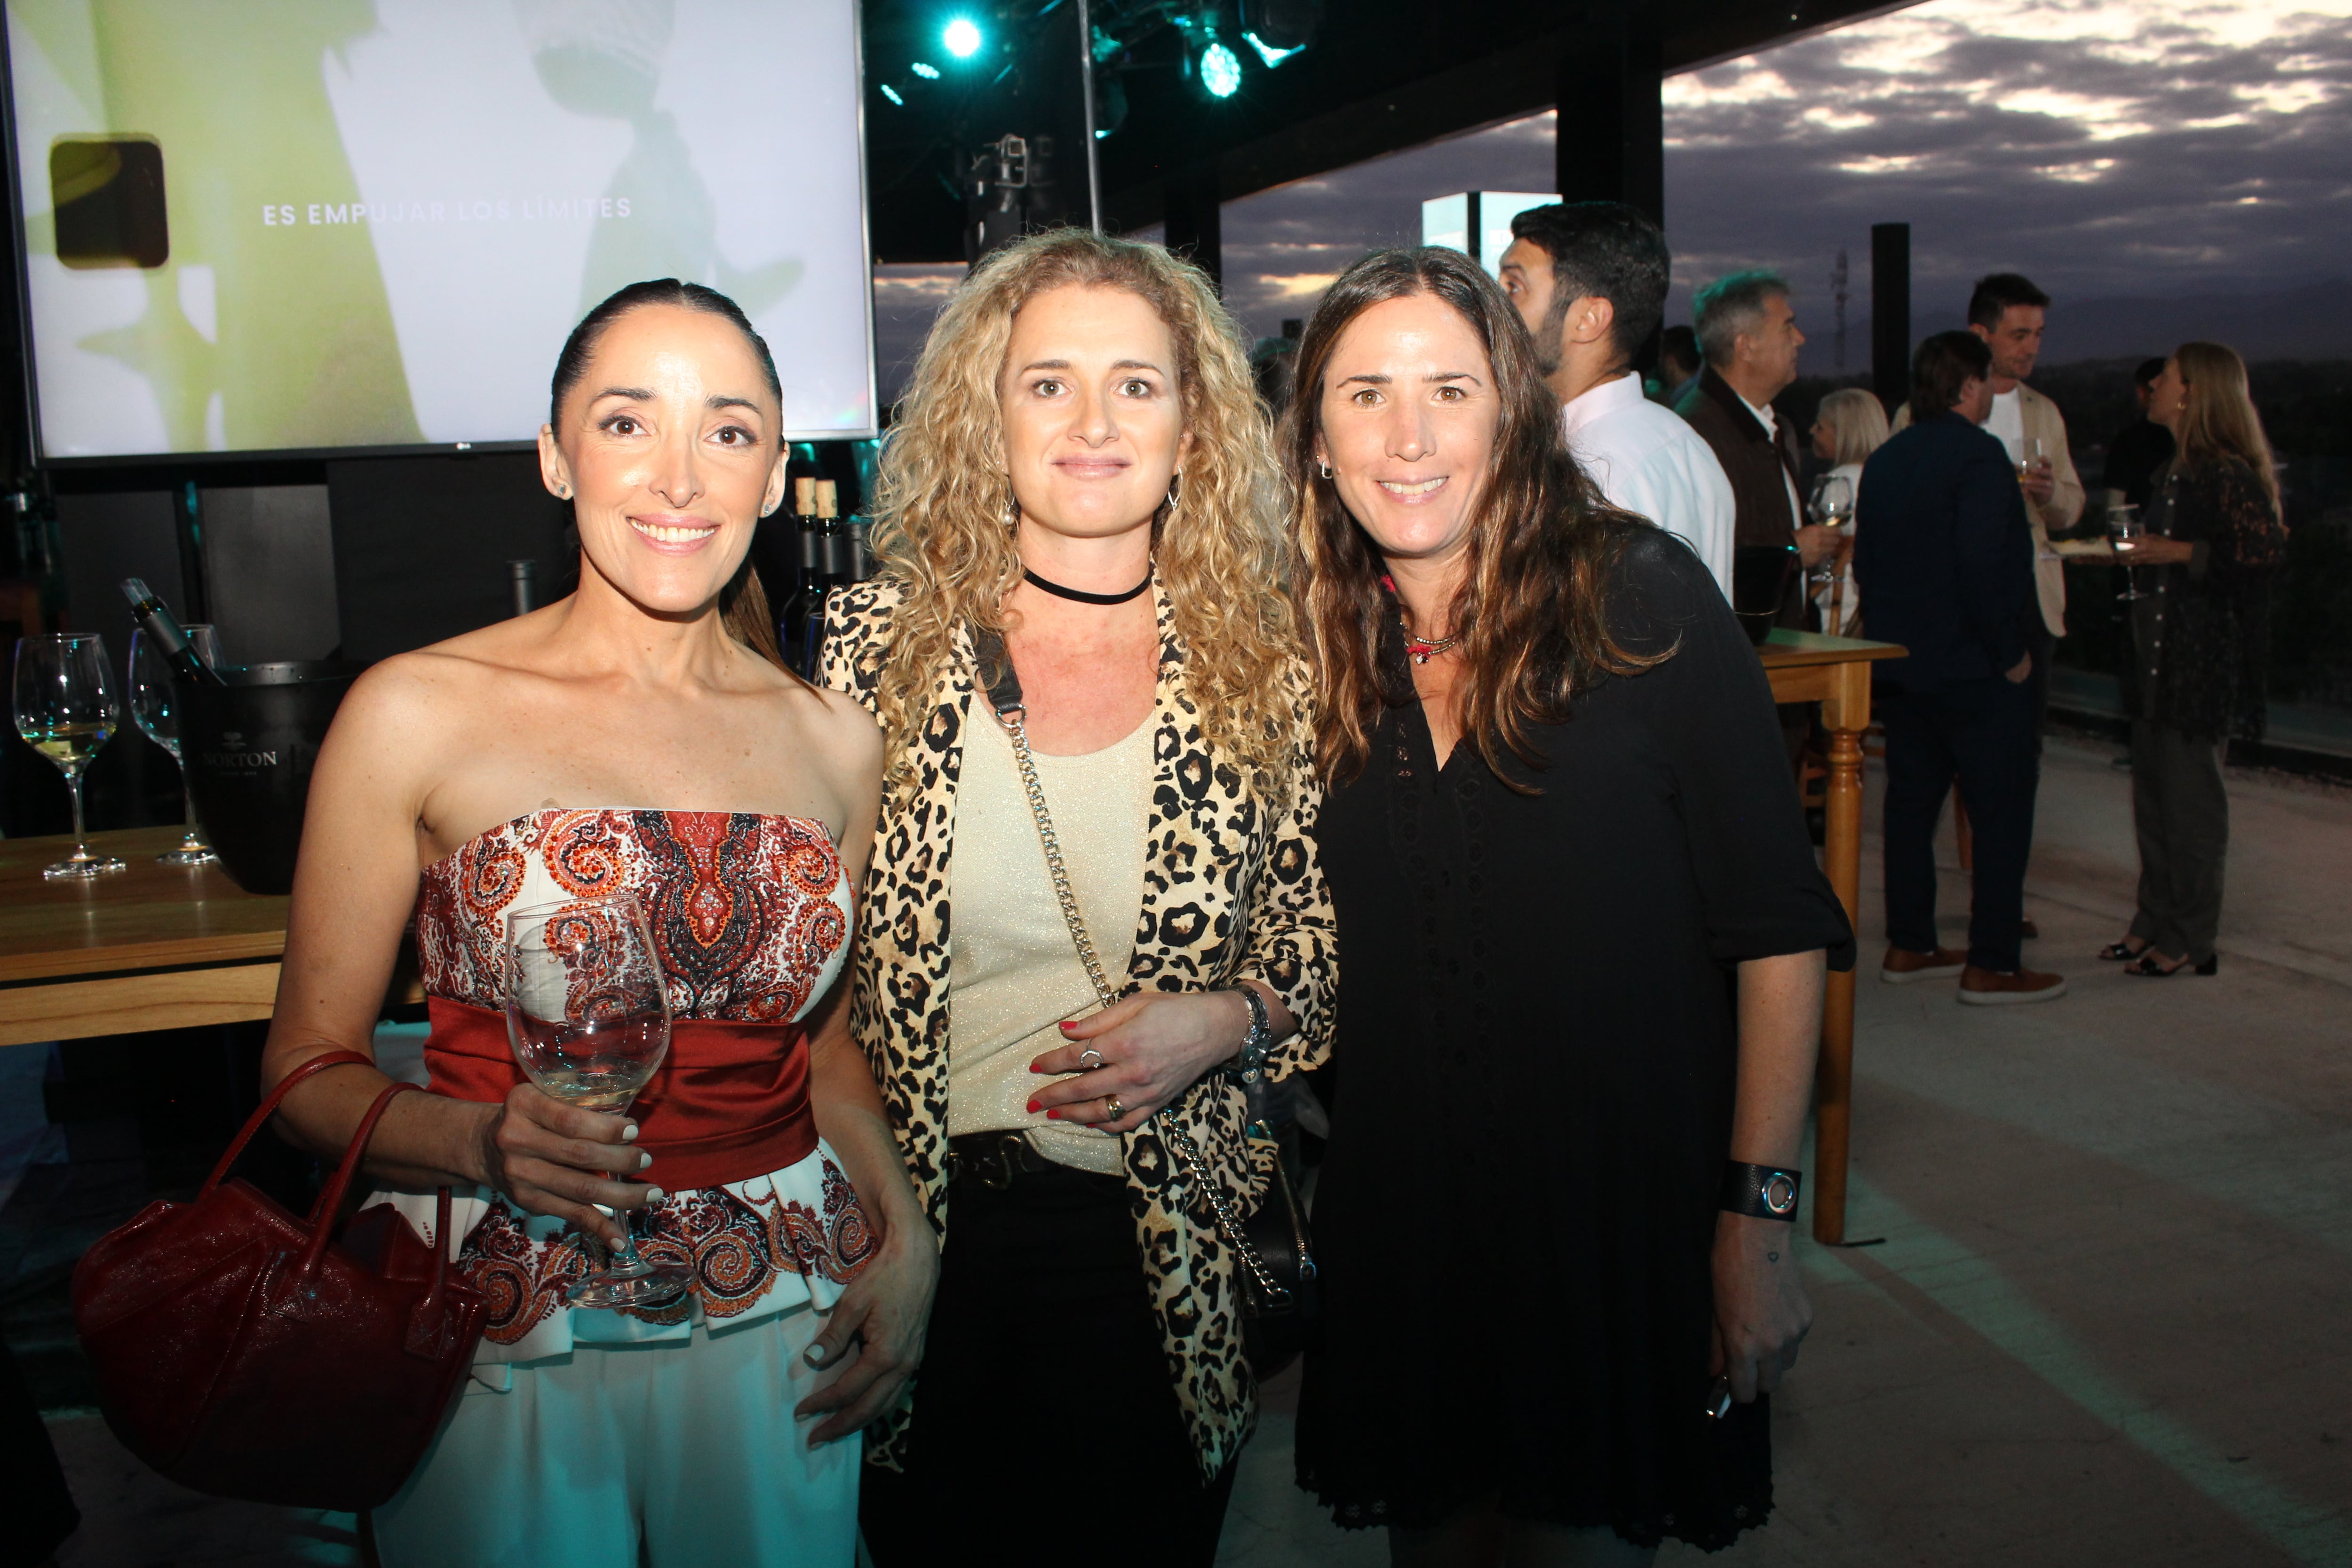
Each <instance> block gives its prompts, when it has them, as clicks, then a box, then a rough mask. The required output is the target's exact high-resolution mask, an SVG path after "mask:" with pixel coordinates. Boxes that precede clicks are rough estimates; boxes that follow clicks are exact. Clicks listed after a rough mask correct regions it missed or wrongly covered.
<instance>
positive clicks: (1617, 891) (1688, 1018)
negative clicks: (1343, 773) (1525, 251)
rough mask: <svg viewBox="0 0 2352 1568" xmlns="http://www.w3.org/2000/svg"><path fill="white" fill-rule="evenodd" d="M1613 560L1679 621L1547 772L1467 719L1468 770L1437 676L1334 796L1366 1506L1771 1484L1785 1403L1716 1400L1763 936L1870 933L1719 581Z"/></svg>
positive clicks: (1350, 1295)
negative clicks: (1730, 1156) (1431, 694)
mask: <svg viewBox="0 0 2352 1568" xmlns="http://www.w3.org/2000/svg"><path fill="white" fill-rule="evenodd" d="M1612 581H1613V594H1612V626H1613V627H1614V629H1615V630H1616V633H1617V636H1618V637H1619V639H1620V641H1621V643H1622V645H1623V646H1625V647H1628V648H1629V649H1630V650H1633V651H1636V652H1653V651H1657V650H1660V649H1663V648H1664V647H1670V646H1673V645H1674V644H1675V641H1676V639H1677V638H1679V640H1680V647H1679V648H1678V650H1677V651H1676V652H1675V654H1674V655H1673V657H1672V658H1668V659H1666V660H1665V661H1664V663H1662V664H1659V665H1657V666H1655V667H1654V668H1651V669H1650V670H1648V671H1646V672H1644V673H1643V674H1640V675H1637V676H1633V677H1627V678H1622V679H1608V680H1604V681H1601V682H1600V683H1599V684H1598V685H1596V686H1595V687H1593V688H1592V689H1590V690H1589V691H1588V692H1587V693H1586V694H1585V695H1584V696H1583V697H1582V698H1580V700H1578V701H1577V703H1576V704H1575V707H1574V710H1573V712H1572V714H1571V717H1570V720H1569V721H1568V722H1567V723H1565V724H1561V725H1558V726H1554V727H1550V728H1548V729H1544V730H1540V731H1536V734H1535V742H1536V745H1537V747H1538V749H1539V750H1540V752H1542V753H1543V755H1544V757H1545V758H1546V762H1547V765H1545V766H1543V767H1541V768H1533V769H1531V768H1524V767H1519V766H1517V765H1516V764H1514V770H1513V771H1514V773H1516V774H1517V777H1519V778H1520V780H1521V781H1522V782H1523V783H1527V784H1534V785H1535V786H1536V787H1537V788H1538V789H1539V790H1540V791H1541V793H1540V794H1538V795H1520V794H1517V793H1516V792H1514V791H1513V790H1511V789H1510V788H1508V787H1507V786H1506V785H1505V784H1503V783H1501V782H1500V781H1499V780H1497V779H1496V776H1495V775H1494V773H1491V772H1490V771H1489V770H1488V769H1487V767H1486V764H1485V763H1484V762H1482V761H1481V760H1480V758H1479V756H1478V754H1477V752H1475V750H1474V749H1473V748H1472V747H1471V746H1469V745H1468V744H1467V743H1464V744H1462V745H1459V746H1457V747H1456V748H1455V749H1454V754H1453V756H1452V757H1451V758H1450V759H1449V760H1448V762H1447V764H1446V766H1445V767H1444V769H1443V770H1440V769H1438V768H1437V767H1436V765H1435V758H1434V753H1433V750H1432V746H1431V742H1430V736H1429V729H1428V725H1427V723H1426V721H1424V719H1423V714H1422V711H1421V709H1420V706H1419V704H1418V703H1417V702H1405V703H1401V704H1400V705H1398V706H1395V707H1393V708H1391V709H1390V710H1388V711H1387V713H1386V714H1385V716H1384V717H1383V718H1382V720H1381V723H1380V725H1379V728H1378V730H1377V731H1376V732H1375V735H1374V737H1373V742H1372V751H1371V756H1370V761H1369V762H1368V763H1367V764H1366V766H1365V767H1364V770H1363V772H1362V773H1360V775H1359V776H1358V777H1357V778H1355V779H1354V780H1352V781H1350V782H1349V783H1346V784H1342V785H1340V786H1339V787H1338V788H1336V789H1334V790H1333V791H1332V792H1331V794H1330V796H1329V798H1328V801H1327V802H1326V803H1325V805H1324V807H1323V812H1322V819H1321V826H1320V832H1319V837H1320V843H1321V850H1322V858H1323V866H1324V870H1325V874H1326V875H1327V876H1328V878H1329V879H1330V885H1331V891H1332V899H1333V903H1334V905H1335V907H1336V910H1337V912H1338V916H1339V940H1340V942H1341V945H1342V951H1343V952H1345V953H1346V955H1347V961H1346V963H1343V964H1342V965H1341V966H1340V972H1339V1011H1338V1016H1339V1035H1338V1037H1337V1044H1336V1047H1335V1053H1334V1060H1335V1062H1337V1063H1338V1064H1339V1079H1340V1082H1339V1092H1338V1096H1337V1103H1336V1105H1335V1106H1334V1108H1333V1127H1332V1137H1331V1143H1330V1148H1329V1151H1328V1154H1327V1156H1326V1160H1325V1163H1324V1166H1323V1172H1322V1175H1321V1177H1320V1186H1319V1189H1318V1193H1317V1195H1316V1200H1315V1230H1316V1239H1317V1243H1318V1252H1319V1253H1320V1255H1321V1257H1320V1261H1321V1263H1322V1279H1323V1291H1324V1302H1325V1308H1324V1311H1325V1319H1326V1330H1327V1332H1326V1342H1325V1345H1324V1347H1323V1348H1322V1349H1321V1350H1320V1351H1319V1352H1317V1353H1315V1354H1312V1355H1310V1357H1309V1358H1308V1360H1307V1369H1306V1383H1305V1387H1304V1390H1303V1394H1302V1399H1301V1407H1300V1411H1299V1424H1298V1437H1297V1452H1298V1476H1299V1482H1300V1484H1301V1485H1302V1486H1304V1487H1306V1488H1307V1489H1309V1490H1312V1491H1315V1492H1318V1493H1319V1494H1320V1495H1321V1497H1322V1499H1323V1500H1324V1501H1325V1502H1326V1503H1327V1504H1328V1505H1330V1506H1331V1507H1332V1508H1333V1510H1334V1511H1335V1514H1336V1516H1337V1518H1338V1520H1339V1522H1340V1523H1341V1524H1345V1525H1371V1524H1403V1525H1408V1526H1426V1525H1432V1524H1435V1523H1438V1522H1440V1521H1443V1520H1444V1519H1445V1518H1446V1517H1447V1516H1448V1515H1450V1514H1452V1513H1454V1511H1456V1510H1459V1509H1460V1508H1462V1507H1464V1506H1465V1505H1467V1504H1471V1503H1474V1502H1476V1501H1478V1500H1482V1499H1485V1498H1488V1497H1498V1498H1499V1500H1500V1503H1501V1506H1502V1508H1503V1510H1504V1511H1505V1512H1506V1513H1507V1514H1509V1515H1512V1516H1514V1517H1518V1518H1525V1519H1531V1520H1541V1521H1551V1522H1556V1523H1560V1524H1568V1525H1608V1526H1612V1527H1614V1528H1615V1529H1616V1530H1617V1531H1618V1532H1619V1533H1620V1534H1622V1535H1623V1536H1625V1537H1626V1538H1628V1539H1629V1540H1632V1541H1634V1542H1640V1543H1644V1544H1647V1543H1652V1542H1656V1541H1658V1540H1659V1539H1661V1538H1662V1537H1665V1536H1675V1537H1679V1538H1680V1539H1682V1540H1685V1541H1688V1542H1694V1543H1696V1544H1697V1545H1700V1546H1706V1547H1715V1546H1720V1545H1723V1544H1726V1543H1727V1542H1729V1541H1731V1540H1732V1539H1733V1538H1734V1537H1735V1536H1736V1535H1737V1534H1738V1532H1739V1531H1741V1530H1743V1529H1745V1528H1748V1526H1751V1525H1755V1524H1759V1523H1761V1522H1762V1521H1763V1519H1764V1516H1765V1514H1766V1513H1767V1511H1769V1509H1770V1506H1771V1461H1770V1448H1769V1436H1768V1433H1767V1414H1766V1409H1765V1405H1764V1402H1763V1401H1761V1400H1759V1401H1758V1402H1757V1403H1756V1404H1754V1405H1742V1406H1738V1407H1736V1408H1735V1409H1734V1411H1733V1414H1732V1415H1731V1416H1730V1417H1729V1418H1727V1419H1726V1420H1724V1421H1721V1422H1714V1421H1710V1420H1709V1419H1707V1417H1706V1415H1705V1413H1704V1407H1705V1404H1706V1394H1707V1385H1708V1383H1709V1374H1708V1369H1707V1356H1708V1348H1709V1334H1710V1325H1711V1323H1712V1321H1713V1313H1712V1284H1711V1277H1710V1269H1709V1256H1710V1251H1711V1248H1712V1246H1713V1241H1714V1236H1715V1227H1716V1215H1717V1207H1716V1198H1717V1190H1718V1185H1719V1183H1720V1180H1721V1176H1722V1171H1723V1163H1724V1161H1725V1159H1726V1158H1727V1153H1728V1150H1729V1142H1730V1126H1731V1109H1732V1096H1733V1087H1734V1070H1735V1067H1736V1061H1737V1053H1738V1041H1737V1031H1736V1026H1735V1016H1734V1009H1733V996H1734V991H1733V986H1734V978H1735V976H1734V972H1733V968H1732V966H1733V965H1734V964H1735V963H1738V962H1739V961H1740V960H1742V959H1749V958H1761V957H1767V956H1770V955H1773V954H1777V953H1789V952H1807V951H1810V950H1812V949H1815V948H1827V949H1829V950H1830V951H1831V961H1832V963H1834V964H1836V965H1837V966H1838V967H1840V968H1844V967H1848V966H1850V965H1851V964H1852V963H1853V934H1852V932H1851V931H1850V930H1849V928H1848V926H1847V923H1846V920H1845V915H1844V911H1843V910H1842V909H1841V908H1840V907H1839V904H1838V902H1837V899H1836V896H1835V894H1833V893H1832V891H1831V889H1830V886H1829V883H1828V881H1827V880H1826V879H1824V878H1823V876H1822V873H1821V871H1820V869H1819V868H1817V867H1816V865H1815V863H1814V859H1813V850H1812V847H1811V844H1810V842H1809V841H1808V840H1807V837H1806V834H1805V827H1804V823H1803V820H1802V818H1801V815H1800V812H1799V807H1798V804H1797V797H1796V793H1795V790H1794V788H1793V787H1792V784H1791V781H1790V772H1789V763H1788V758H1787V753H1786V752H1785V751H1784V750H1783V749H1782V746H1781V742H1780V730H1779V728H1778V725H1777V723H1776V721H1775V719H1774V714H1773V709H1772V698H1771V693H1770V690H1769V688H1768V687H1767V685H1766V683H1765V679H1764V674H1763V669H1762V667H1761V665H1760V664H1759V662H1758V660H1757V658H1756V655H1755V652H1754V651H1753V650H1752V649H1751V648H1750V647H1749V646H1748V640H1747V638H1746V637H1745V636H1744V635H1743V634H1742V633H1741V631H1740V629H1739V626H1738V623H1737V622H1736V621H1735V620H1734V619H1733V617H1732V614H1731V611H1730V609H1729V607H1728V606H1727V605H1726V604H1725V603H1724V600H1723V596H1722V595H1721V594H1720V593H1719V592H1718V591H1717V588H1716V585H1715V583H1714V581H1713V580H1712V579H1711V578H1710V577H1709V576H1708V575H1707V574H1706V569H1705V568H1704V567H1703V566H1702V565H1700V563H1699V562H1698V560H1697V559H1696V556H1694V555H1693V554H1692V553H1691V552H1689V551H1688V550H1687V549H1686V548H1685V547H1684V546H1683V545H1682V544H1681V543H1680V542H1678V541H1675V540H1674V539H1672V538H1671V537H1669V536H1668V535H1665V534H1663V533H1659V532H1655V531H1650V530H1646V529H1645V530H1643V532H1642V533H1641V534H1640V535H1639V536H1637V538H1636V539H1635V541H1634V542H1633V544H1632V545H1631V546H1630V547H1629V548H1628V549H1627V551H1626V552H1625V555H1624V557H1623V559H1622V563H1621V564H1620V566H1619V567H1618V569H1617V571H1616V573H1615V574H1614V577H1613V580H1612ZM1388 657H1389V658H1391V660H1393V661H1395V663H1394V664H1392V666H1391V674H1393V675H1394V676H1396V678H1397V679H1399V680H1402V679H1403V678H1402V668H1401V667H1402V645H1401V644H1399V643H1397V642H1396V641H1395V639H1393V638H1391V647H1390V648H1389V649H1388ZM1408 684H1409V683H1408Z"/></svg>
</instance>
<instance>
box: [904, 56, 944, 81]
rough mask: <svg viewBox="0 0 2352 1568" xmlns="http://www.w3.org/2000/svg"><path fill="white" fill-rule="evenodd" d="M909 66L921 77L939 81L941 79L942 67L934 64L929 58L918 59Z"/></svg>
mask: <svg viewBox="0 0 2352 1568" xmlns="http://www.w3.org/2000/svg"><path fill="white" fill-rule="evenodd" d="M908 70H911V71H913V72H914V73H915V74H916V75H917V76H919V77H921V78H922V79H924V80H925V81H937V80H939V79H940V68H939V67H937V66H935V65H932V64H931V63H930V62H929V61H928V60H917V61H916V62H915V63H914V64H913V65H911V66H908Z"/></svg>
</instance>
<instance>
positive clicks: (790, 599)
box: [776, 474, 824, 668]
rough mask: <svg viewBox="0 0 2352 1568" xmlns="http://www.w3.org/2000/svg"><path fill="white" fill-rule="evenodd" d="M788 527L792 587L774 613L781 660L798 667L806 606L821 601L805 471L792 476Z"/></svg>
mask: <svg viewBox="0 0 2352 1568" xmlns="http://www.w3.org/2000/svg"><path fill="white" fill-rule="evenodd" d="M792 529H793V585H792V591H791V592H790V593H788V594H786V595H784V596H783V598H782V603H781V605H780V607H779V608H778V610H777V613H776V641H777V642H778V644H779V645H780V646H782V648H783V650H784V658H785V661H786V662H787V663H790V664H792V665H793V668H799V667H800V648H801V643H802V641H803V637H804V631H805V628H806V626H807V625H808V618H809V606H810V605H812V604H816V605H822V604H823V603H824V588H823V585H822V583H821V578H822V576H823V571H822V567H823V562H822V559H821V557H820V549H821V544H820V541H819V538H818V535H817V521H816V480H815V479H812V478H809V477H808V476H806V475H799V474H796V475H794V476H793V518H792Z"/></svg>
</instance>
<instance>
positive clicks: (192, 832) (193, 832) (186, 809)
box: [172, 756, 205, 847]
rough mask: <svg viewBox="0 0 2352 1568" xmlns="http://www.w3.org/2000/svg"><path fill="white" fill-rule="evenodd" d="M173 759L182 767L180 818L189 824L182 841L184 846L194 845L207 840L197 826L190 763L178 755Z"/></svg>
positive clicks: (181, 838) (194, 793)
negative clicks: (190, 785)
mask: <svg viewBox="0 0 2352 1568" xmlns="http://www.w3.org/2000/svg"><path fill="white" fill-rule="evenodd" d="M172 761H173V762H174V763H178V764H179V769H180V819H181V820H182V821H184V822H185V823H186V824H187V825H188V826H187V831H186V832H185V833H183V834H182V835H181V836H180V843H181V846H182V847H194V846H195V845H198V844H202V843H203V842H204V841H205V836H204V835H203V834H202V833H200V832H199V831H197V828H196V792H195V791H194V790H192V789H190V788H189V787H188V764H187V763H185V762H184V761H182V760H181V759H180V758H179V757H177V756H174V757H173V759H172Z"/></svg>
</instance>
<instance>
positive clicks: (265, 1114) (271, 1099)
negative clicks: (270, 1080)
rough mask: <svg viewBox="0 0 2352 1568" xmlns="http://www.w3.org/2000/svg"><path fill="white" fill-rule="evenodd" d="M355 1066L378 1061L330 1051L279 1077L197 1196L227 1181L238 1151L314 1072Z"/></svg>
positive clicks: (365, 1066)
mask: <svg viewBox="0 0 2352 1568" xmlns="http://www.w3.org/2000/svg"><path fill="white" fill-rule="evenodd" d="M353 1066H356V1067H363V1068H372V1067H373V1066H375V1061H374V1059H373V1058H370V1057H368V1056H365V1055H363V1054H362V1053H361V1052H358V1051H328V1052H325V1053H324V1054H322V1055H320V1056H315V1057H312V1058H310V1060H309V1061H306V1062H304V1063H302V1064H301V1065H300V1066H299V1067H298V1068H295V1069H294V1070H293V1071H292V1072H289V1073H288V1074H287V1075H286V1076H285V1077H284V1078H281V1079H278V1087H277V1088H275V1089H271V1090H270V1091H269V1092H268V1094H265V1095H263V1096H262V1097H261V1103H260V1104H259V1105H258V1106H257V1107H256V1108H255V1109H254V1112H253V1114H252V1115H251V1116H248V1117H247V1118H246V1121H245V1125H244V1127H242V1128H240V1129H239V1130H238V1131H237V1135H236V1139H235V1140H234V1141H232V1142H230V1144H229V1146H228V1151H227V1152H226V1153H224V1154H223V1155H221V1157H220V1163H219V1164H217V1165H215V1166H214V1167H213V1173H212V1174H211V1175H209V1176H206V1177H205V1184H204V1186H203V1188H202V1189H201V1190H200V1191H199V1192H198V1194H197V1195H198V1196H199V1197H201V1196H203V1195H205V1194H208V1193H210V1192H211V1191H212V1190H213V1189H214V1188H215V1187H217V1186H219V1185H220V1184H222V1183H223V1182H225V1181H226V1180H228V1172H229V1167H230V1166H232V1165H234V1164H236V1157H237V1156H238V1155H239V1154H242V1153H244V1152H245V1146H246V1145H247V1143H250V1142H253V1135H254V1134H255V1133H257V1132H258V1131H261V1128H262V1124H263V1123H264V1122H266V1121H268V1120H269V1119H270V1118H271V1117H273V1116H275V1115H277V1114H278V1105H279V1103H280V1102H281V1101H283V1100H285V1098H286V1097H287V1096H288V1095H289V1094H291V1093H293V1092H294V1090H295V1089H296V1088H297V1087H298V1086H299V1085H300V1084H302V1083H304V1082H305V1081H307V1080H308V1079H310V1075H311V1074H312V1073H315V1072H319V1071H320V1070H322V1069H324V1068H339V1067H353Z"/></svg>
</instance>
